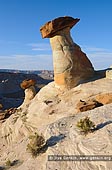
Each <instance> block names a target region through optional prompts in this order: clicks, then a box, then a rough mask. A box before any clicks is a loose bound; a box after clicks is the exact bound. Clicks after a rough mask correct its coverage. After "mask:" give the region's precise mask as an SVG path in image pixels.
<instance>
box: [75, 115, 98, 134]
mask: <svg viewBox="0 0 112 170" xmlns="http://www.w3.org/2000/svg"><path fill="white" fill-rule="evenodd" d="M77 127H78V128H79V129H80V130H81V132H82V133H83V134H85V135H86V134H88V133H89V132H93V131H94V129H95V124H94V122H92V121H91V120H90V118H89V117H88V116H87V117H85V118H84V119H80V120H79V121H78V122H77Z"/></svg>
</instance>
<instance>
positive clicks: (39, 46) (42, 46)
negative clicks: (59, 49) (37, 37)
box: [27, 43, 51, 51]
mask: <svg viewBox="0 0 112 170" xmlns="http://www.w3.org/2000/svg"><path fill="white" fill-rule="evenodd" d="M27 45H28V46H30V47H31V48H32V50H33V51H51V46H50V44H47V43H29V44H27Z"/></svg>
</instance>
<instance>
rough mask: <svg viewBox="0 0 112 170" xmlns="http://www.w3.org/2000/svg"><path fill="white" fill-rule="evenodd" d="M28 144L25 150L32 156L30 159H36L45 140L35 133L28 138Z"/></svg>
mask: <svg viewBox="0 0 112 170" xmlns="http://www.w3.org/2000/svg"><path fill="white" fill-rule="evenodd" d="M29 140H30V142H29V143H28V145H27V150H28V151H29V152H30V153H31V154H32V157H36V156H37V155H39V154H40V153H41V151H42V148H43V146H44V145H45V139H44V137H43V136H42V135H38V134H37V133H35V134H34V135H31V136H29Z"/></svg>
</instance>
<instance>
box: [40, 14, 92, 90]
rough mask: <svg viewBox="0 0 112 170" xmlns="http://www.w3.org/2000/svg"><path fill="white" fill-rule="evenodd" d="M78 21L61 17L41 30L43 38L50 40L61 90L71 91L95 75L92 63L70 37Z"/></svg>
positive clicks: (57, 81)
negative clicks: (71, 30)
mask: <svg viewBox="0 0 112 170" xmlns="http://www.w3.org/2000/svg"><path fill="white" fill-rule="evenodd" d="M78 21H79V19H77V18H76V19H74V18H72V17H59V18H56V19H54V20H52V21H49V22H47V23H46V24H45V25H44V26H42V27H41V28H40V31H41V34H42V37H43V38H50V43H51V47H52V51H53V64H54V80H55V85H56V86H57V87H59V88H61V89H71V88H73V87H75V86H76V85H78V84H79V83H81V82H82V81H83V80H85V79H88V78H90V77H91V76H93V74H94V68H93V66H92V64H91V62H90V61H89V59H88V58H87V56H86V54H85V53H83V52H82V51H81V48H80V47H79V46H78V45H77V44H76V43H74V42H73V40H72V38H71V35H70V29H71V28H72V27H73V26H74V25H75V24H76V23H77V22H78Z"/></svg>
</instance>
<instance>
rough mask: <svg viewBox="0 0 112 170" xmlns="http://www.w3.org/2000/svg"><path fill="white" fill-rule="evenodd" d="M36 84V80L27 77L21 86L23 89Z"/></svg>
mask: <svg viewBox="0 0 112 170" xmlns="http://www.w3.org/2000/svg"><path fill="white" fill-rule="evenodd" d="M35 84H36V80H33V79H26V80H23V82H22V83H21V84H20V86H21V88H22V89H27V88H29V87H31V86H34V85H35Z"/></svg>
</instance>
